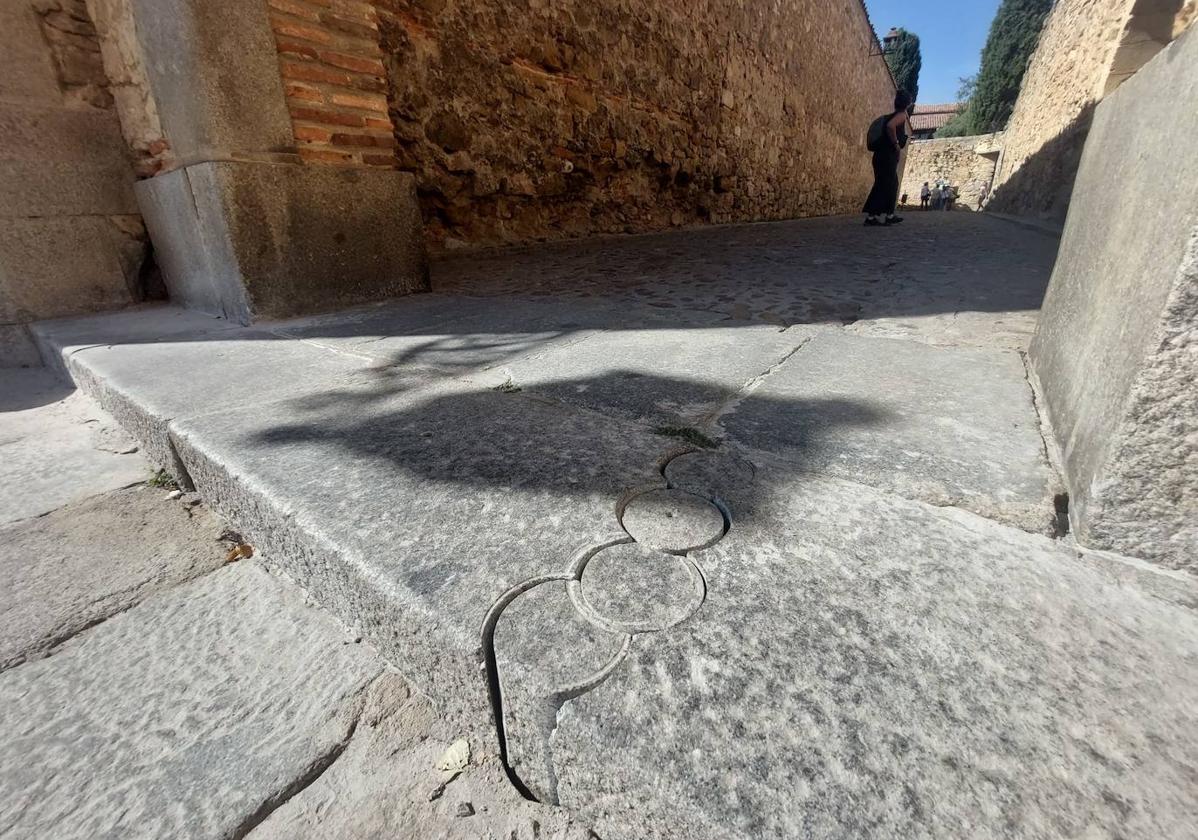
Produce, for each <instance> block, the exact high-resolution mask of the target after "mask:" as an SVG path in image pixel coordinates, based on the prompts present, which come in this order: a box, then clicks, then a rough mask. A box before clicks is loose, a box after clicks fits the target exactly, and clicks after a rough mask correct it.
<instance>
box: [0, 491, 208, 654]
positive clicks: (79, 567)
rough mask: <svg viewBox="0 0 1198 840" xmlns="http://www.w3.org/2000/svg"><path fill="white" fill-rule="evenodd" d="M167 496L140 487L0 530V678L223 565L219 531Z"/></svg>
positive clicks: (200, 514) (201, 513)
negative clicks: (8, 670) (89, 629)
mask: <svg viewBox="0 0 1198 840" xmlns="http://www.w3.org/2000/svg"><path fill="white" fill-rule="evenodd" d="M166 495H167V493H166V491H165V490H163V489H160V488H157V487H147V486H145V485H144V484H143V485H138V486H136V487H130V488H128V489H125V490H118V491H115V493H114V494H109V495H106V496H99V497H93V498H90V499H84V500H82V501H79V502H75V503H74V504H69V505H66V506H64V507H61V508H59V509H58V510H55V511H53V512H51V513H48V514H46V515H44V516H41V517H38V518H37V519H34V520H25V521H23V522H18V523H15V524H12V525H8V526H7V527H4V528H0V579H3V580H4V582H5V584H4V586H3V587H2V588H0V670H4V669H6V668H10V667H12V666H14V665H19V664H20V663H22V662H25V661H27V660H30V659H37V658H39V657H41V656H45V655H46V654H47V653H48V652H49V651H50V650H52V649H53V647H54V646H55V645H56V644H59V643H60V642H62V641H63V640H65V639H67V638H70V637H71V636H73V635H75V634H76V633H78V632H79V631H80V630H83V629H85V628H87V627H90V626H92V625H94V624H96V623H98V622H100V621H103V620H104V619H106V618H108V617H109V616H112V615H115V614H117V613H119V612H121V611H122V610H125V609H128V608H129V607H131V606H133V605H134V604H136V603H138V602H139V601H141V600H142V599H143V598H145V597H146V596H148V595H150V594H152V593H154V592H157V591H160V590H163V589H167V588H169V587H171V586H173V585H176V584H179V583H181V582H183V581H186V580H188V579H190V578H193V577H197V576H199V575H202V574H205V573H207V572H210V571H212V570H213V569H216V568H218V567H220V566H221V565H223V564H224V562H225V553H226V551H227V548H226V546H225V545H224V544H223V543H222V542H221V541H220V540H219V538H220V535H221V533H222V532H223V530H224V525H223V523H221V522H220V521H219V520H218V519H217V518H216V517H214V516H212V515H211V514H210V513H208V512H207V511H206V510H204V509H203V508H202V507H194V508H192V509H185V508H184V507H183V505H182V504H180V503H179V502H177V501H172V500H168V499H167V498H166ZM134 535H136V536H134Z"/></svg>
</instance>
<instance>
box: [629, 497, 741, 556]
mask: <svg viewBox="0 0 1198 840" xmlns="http://www.w3.org/2000/svg"><path fill="white" fill-rule="evenodd" d="M621 524H623V526H624V530H625V531H627V532H628V535H629V536H630V537H632V538H633V539H634V540H636V541H637V542H638V543H641V544H642V545H645V546H648V547H650V548H657V549H661V550H662V551H694V550H695V549H697V548H706V547H707V546H709V545H711V544H712V543H714V542H715V541H716V540H718V539H719V538H720V537H722V536H724V515H723V514H722V513H720V509H719V508H717V507H716V506H715V505H713V504H712V503H711V502H710V501H708V500H707V499H704V498H703V497H702V496H696V495H695V494H694V493H688V492H686V491H685V490H650V491H648V492H647V493H642V494H641V495H639V496H636V497H635V498H633V499H632V501H630V502H629V503H628V505H627V506H626V507H625V508H624V515H623V517H621Z"/></svg>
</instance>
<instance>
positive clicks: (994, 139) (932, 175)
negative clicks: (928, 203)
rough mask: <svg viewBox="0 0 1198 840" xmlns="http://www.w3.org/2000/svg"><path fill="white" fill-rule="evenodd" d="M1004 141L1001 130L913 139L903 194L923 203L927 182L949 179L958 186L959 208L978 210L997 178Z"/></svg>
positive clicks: (901, 191)
mask: <svg viewBox="0 0 1198 840" xmlns="http://www.w3.org/2000/svg"><path fill="white" fill-rule="evenodd" d="M1001 143H1002V134H1001V133H1000V134H979V135H976V136H972V137H945V138H942V139H939V140H915V141H913V142H911V143H910V144H908V146H907V155H906V166H905V167H904V169H903V184H902V187H901V188H900V190H899V193H900V195H901V194H903V193H906V195H907V203H908V204H919V190H920V187H922V186H923V184H924V182H927V183H929V184H935V183H936V181H938V180H945V181H947V182H948V183H950V184H952V185H953V186H954V187H956V188H957V192H958V200H957V203H956V208H957V209H961V210H976V209H977V208H978V200H979V199H980V198H981V197H982V196H983V195H985V192H986V190H987V188H988V187H989V186H990V182H991V180H992V179H993V178H994V167H995V164H996V163H997V162H998V154H999V147H1000V146H1001Z"/></svg>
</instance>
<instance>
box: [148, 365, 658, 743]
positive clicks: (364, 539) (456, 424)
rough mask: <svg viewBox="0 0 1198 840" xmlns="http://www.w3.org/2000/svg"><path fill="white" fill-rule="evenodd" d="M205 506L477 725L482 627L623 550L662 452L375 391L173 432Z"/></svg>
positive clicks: (582, 424)
mask: <svg viewBox="0 0 1198 840" xmlns="http://www.w3.org/2000/svg"><path fill="white" fill-rule="evenodd" d="M171 427H172V440H173V443H174V445H175V447H176V449H177V451H178V452H179V454H180V456H181V458H182V460H183V463H184V464H185V465H186V469H187V471H188V473H189V474H190V476H191V477H192V479H193V480H194V481H195V485H196V487H197V488H198V490H199V492H200V493H201V495H202V496H203V497H204V499H205V500H207V501H208V502H210V503H211V504H212V505H213V507H214V508H215V509H216V510H217V511H219V512H222V513H223V514H225V515H226V516H228V517H229V518H230V519H231V520H232V521H235V522H237V523H238V525H239V527H241V528H242V529H243V530H244V531H245V532H246V534H247V536H249V537H250V538H251V540H252V541H253V543H254V544H255V545H260V546H263V547H265V549H266V553H267V555H268V556H270V557H273V558H276V559H275V562H278V563H279V564H280V565H281V566H282V567H283V568H284V569H285V570H286V571H287V573H288V574H290V575H291V576H292V577H294V578H295V579H296V580H298V581H300V582H301V583H302V584H303V585H304V586H305V587H306V588H307V589H308V590H309V591H311V592H312V593H314V595H315V596H316V597H317V598H318V599H319V601H320V603H321V604H322V605H324V606H326V607H327V608H328V609H330V610H332V611H333V612H334V613H337V614H339V615H341V616H343V617H344V618H345V620H347V621H351V622H354V623H355V624H356V625H357V626H359V627H360V628H361V629H362V631H363V632H364V633H365V634H366V635H367V636H368V637H369V638H371V639H373V640H375V641H376V643H377V644H378V645H379V647H380V650H381V651H382V652H383V653H384V655H386V656H388V657H390V658H392V660H393V661H395V662H402V663H403V667H404V670H405V673H408V674H410V675H411V677H412V679H413V680H414V681H415V682H417V683H418V684H419V685H421V687H422V688H423V689H424V690H426V691H427V692H429V694H430V696H432V697H433V698H434V699H435V700H436V701H437V702H438V703H439V704H440V705H441V708H442V709H443V711H444V712H445V713H446V714H447V716H448V717H450V718H451V719H460V720H465V721H468V725H470V726H480V725H482V722H483V721H485V720H486V719H488V718H489V711H488V710H489V701H488V699H487V696H486V694H487V687H486V680H485V678H484V676H485V675H484V673H483V671H482V670H481V669H482V667H483V653H482V632H483V626H484V619H486V617H487V615H488V613H489V611H490V610H491V609H492V607H493V606H494V605H495V604H496V603H497V602H498V601H499V599H500V598H501V596H502V595H503V594H504V593H505V592H507V591H508V590H510V589H512V588H513V587H516V586H518V585H521V584H524V583H526V582H527V581H529V580H532V579H535V578H538V577H539V576H542V575H547V574H555V573H564V572H566V571H567V570H568V569H569V568H570V564H571V562H572V560H573V557H574V555H575V554H576V552H578V551H580V550H583V549H587V548H588V547H592V546H597V545H602V544H606V543H608V542H610V541H612V540H620V539H626V537H625V535H624V533H623V531H622V529H621V528H620V523H619V520H618V518H617V516H616V511H617V510H618V505H619V504H620V502H621V500H622V499H623V498H624V497H625V496H631V495H632V494H634V493H636V492H638V491H640V490H643V489H646V488H650V487H660V486H662V485H663V479H662V477H661V473H660V471H659V469H660V461H661V459H662V458H663V457H664V456H665V455H666V454H667V453H669V452H671V451H674V450H676V449H677V446H676V444H675V442H673V441H671V440H670V439H669V438H663V437H660V436H657V435H654V434H651V433H649V432H647V431H645V430H642V429H639V428H636V427H625V426H621V425H620V424H617V423H614V422H612V421H610V420H607V419H605V418H602V417H599V416H596V415H593V414H590V413H586V412H579V411H577V410H574V409H570V408H567V407H562V406H556V405H552V404H546V403H545V402H543V401H540V400H536V399H532V398H529V397H527V396H525V395H523V394H505V393H499V392H495V391H492V390H490V389H480V388H479V387H478V386H474V385H469V384H465V383H460V382H452V381H450V382H446V381H441V382H439V383H435V384H433V385H430V386H426V387H412V386H411V385H410V384H408V383H405V384H404V385H402V386H401V387H399V388H398V389H397V388H395V387H394V386H393V385H391V383H389V382H388V381H387V380H378V381H375V382H373V383H365V384H363V385H362V387H360V388H354V389H342V390H340V391H339V392H338V393H336V394H335V395H334V396H333V397H332V398H321V399H304V398H302V397H301V398H299V399H283V400H280V401H278V402H275V403H273V404H270V405H264V404H260V405H259V406H257V407H256V408H254V409H253V410H251V411H238V412H217V413H210V414H206V415H204V416H201V417H193V418H187V419H181V420H177V421H174V422H173V423H172V424H171Z"/></svg>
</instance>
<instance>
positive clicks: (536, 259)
mask: <svg viewBox="0 0 1198 840" xmlns="http://www.w3.org/2000/svg"><path fill="white" fill-rule="evenodd" d="M1013 246H1014V247H1013ZM1056 248H1057V240H1056V238H1055V237H1053V236H1052V235H1050V234H1047V233H1042V232H1036V231H1032V230H1028V229H1026V228H1017V227H1015V226H1014V225H1013V224H1012V223H1011V222H1007V221H1003V220H999V219H994V218H990V217H985V216H982V215H980V214H972V213H921V212H912V213H909V214H908V215H907V216H906V217H905V220H904V222H903V224H901V225H899V226H897V227H890V228H878V229H871V230H868V231H864V235H863V231H862V230H859V229H858V227H857V225H855V224H853V223H852V221H851V220H846V219H844V218H841V217H833V218H826V219H805V220H801V221H795V222H779V223H771V224H756V225H735V226H730V227H722V228H719V229H697V230H690V231H685V232H680V233H671V234H654V235H647V236H637V237H624V238H618V239H601V240H592V241H587V242H581V243H569V242H567V243H556V244H552V245H547V246H538V247H536V248H526V249H519V250H515V251H512V250H508V251H502V252H496V253H494V254H493V255H490V256H481V257H480V256H476V255H462V256H459V257H456V258H455V257H450V258H449V259H446V260H444V261H442V262H440V263H438V264H436V265H435V266H434V276H433V283H434V288H435V289H436V290H438V291H443V292H446V293H460V294H468V295H490V296H510V295H531V296H537V297H552V298H554V299H561V298H563V297H567V298H568V297H574V298H580V299H593V300H602V301H605V302H625V303H629V304H643V305H647V306H651V307H654V308H656V309H660V310H663V311H666V312H668V311H671V310H702V311H709V312H716V313H719V314H721V315H725V316H728V317H731V318H734V319H738V320H750V321H759V322H762V323H766V324H775V325H778V326H788V325H791V324H836V325H854V326H855V331H858V332H862V333H864V334H874V335H896V336H902V337H911V338H915V339H918V340H924V341H929V342H931V343H935V344H982V345H991V346H996V345H997V346H1004V347H1012V348H1020V347H1026V344H1027V341H1028V339H1029V338H1030V337H1031V332H1032V329H1033V327H1034V326H1035V314H1036V312H1037V311H1038V310H1039V308H1040V301H1041V300H1042V299H1043V297H1044V290H1045V288H1046V286H1047V282H1048V271H1049V268H1050V267H1051V265H1052V260H1053V258H1054V257H1055V255H1056Z"/></svg>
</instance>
